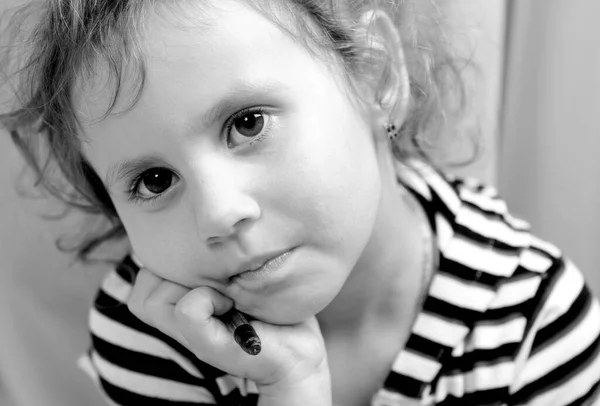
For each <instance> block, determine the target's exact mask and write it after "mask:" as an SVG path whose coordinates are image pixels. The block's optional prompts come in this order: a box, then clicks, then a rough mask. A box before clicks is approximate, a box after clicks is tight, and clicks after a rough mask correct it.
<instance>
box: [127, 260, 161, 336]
mask: <svg viewBox="0 0 600 406" xmlns="http://www.w3.org/2000/svg"><path fill="white" fill-rule="evenodd" d="M163 280H164V279H162V278H160V277H158V276H157V275H155V274H153V273H152V272H150V271H149V270H147V269H146V268H141V269H140V270H139V271H138V274H137V276H136V278H135V281H134V283H133V287H132V289H131V292H130V293H129V297H128V298H127V307H128V308H129V311H130V312H131V313H132V314H133V315H134V316H136V317H137V318H139V319H140V320H142V321H144V322H145V323H147V324H150V325H152V323H151V319H150V318H149V317H148V316H149V315H148V314H146V310H145V303H146V299H147V298H148V297H149V296H150V295H151V294H152V292H154V290H155V289H156V288H157V287H158V286H159V285H160V284H161V282H162V281H163Z"/></svg>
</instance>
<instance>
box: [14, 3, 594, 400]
mask: <svg viewBox="0 0 600 406" xmlns="http://www.w3.org/2000/svg"><path fill="white" fill-rule="evenodd" d="M35 7H38V6H37V5H36V6H35ZM42 7H43V10H42V13H41V15H42V18H40V19H39V21H38V22H37V27H36V30H35V32H34V34H33V35H32V37H31V39H32V42H31V44H32V45H33V47H32V48H31V49H30V50H29V51H28V52H27V54H28V59H27V60H28V64H27V65H26V67H25V68H24V70H23V72H24V73H25V78H26V80H25V81H24V82H23V83H24V85H25V86H24V88H23V92H22V93H21V98H20V100H21V102H22V106H21V107H20V108H19V109H16V110H15V111H14V112H13V113H11V114H8V115H5V116H3V122H4V123H5V125H6V127H7V128H8V129H9V130H10V131H11V132H12V135H13V138H14V140H15V142H17V144H18V145H19V146H21V148H22V149H23V151H24V152H25V153H26V156H28V157H29V159H30V163H31V164H32V165H34V167H35V168H37V169H38V170H39V171H40V173H43V174H44V175H45V176H44V182H45V185H46V186H47V187H48V188H50V190H51V191H53V192H54V193H55V194H57V195H59V196H61V197H62V198H63V199H65V200H68V201H69V202H71V203H72V204H76V205H77V207H80V208H82V209H84V210H88V211H93V212H96V213H101V214H102V215H104V216H106V217H107V218H108V219H109V220H110V221H111V224H112V226H113V227H112V228H111V229H109V230H108V231H106V232H105V233H104V234H103V235H101V236H99V237H97V238H95V239H93V240H91V241H86V244H85V246H84V247H82V250H81V255H82V256H85V255H87V253H88V252H89V251H90V250H92V249H93V248H94V247H95V246H97V245H99V244H100V243H102V242H103V241H106V240H111V239H122V238H123V237H124V236H125V235H126V237H127V241H128V242H129V243H130V244H131V254H130V255H127V256H126V257H125V258H123V259H122V260H121V261H120V262H119V263H118V265H117V266H116V267H115V270H114V272H111V273H110V274H109V275H108V276H107V277H106V279H105V282H104V284H103V286H102V289H101V290H100V292H99V294H98V296H97V298H96V301H95V306H94V308H93V309H92V311H91V313H90V328H91V337H92V343H91V348H90V350H89V353H88V354H87V356H85V357H84V358H83V361H82V363H81V365H82V367H83V368H84V369H85V370H86V372H87V373H89V374H90V376H91V377H92V378H93V379H94V380H95V381H96V382H97V384H98V387H99V388H100V389H101V390H102V392H103V393H104V394H105V396H106V399H107V401H108V402H109V403H110V404H117V405H198V404H218V405H251V404H259V405H264V406H266V405H278V406H280V405H287V406H291V405H311V406H320V405H368V404H371V405H379V406H383V405H387V406H392V405H417V404H418V405H431V404H440V405H450V404H461V405H488V404H497V405H501V404H502V405H521V404H527V405H545V406H547V405H557V406H558V405H561V406H562V405H583V404H584V405H590V404H592V403H593V402H594V399H596V392H597V387H598V382H599V381H600V357H599V356H598V346H599V338H598V337H599V335H600V307H599V305H598V301H597V300H596V299H595V298H593V297H592V296H591V294H590V292H589V290H588V289H587V287H586V286H585V283H584V281H583V279H582V276H581V274H580V273H579V271H578V270H577V269H576V268H575V266H574V265H573V264H572V263H571V262H570V261H569V260H567V259H565V258H564V257H563V256H562V255H561V253H560V251H559V250H558V249H557V248H555V247H554V246H552V245H551V244H549V243H546V242H543V241H541V240H540V239H538V238H536V237H535V236H534V235H532V234H530V232H529V227H528V225H527V224H526V223H525V222H523V221H520V220H517V219H515V218H514V217H512V216H511V215H510V214H509V213H508V212H507V209H506V206H505V204H504V202H503V201H502V200H501V199H500V198H499V197H498V196H497V193H496V191H495V190H494V189H493V188H492V187H487V186H484V185H481V184H479V183H477V182H475V181H473V180H464V179H460V178H454V177H452V176H450V175H445V174H443V173H442V172H441V171H439V170H438V169H436V166H434V164H433V162H432V161H433V160H432V159H430V158H429V156H430V155H429V154H428V150H427V149H426V148H424V145H427V140H431V139H433V138H437V137H438V135H439V136H440V137H443V135H444V134H447V133H448V132H449V131H450V128H448V127H446V125H448V126H449V125H450V123H451V120H450V118H451V113H452V112H455V111H456V109H455V108H454V107H455V104H456V103H457V100H458V103H459V104H460V102H461V100H460V95H461V86H460V82H457V80H458V77H457V75H456V72H457V71H458V70H457V68H456V67H454V65H453V63H452V60H451V59H449V56H448V54H447V53H446V52H445V51H444V47H443V43H442V42H441V36H435V35H434V34H435V33H436V26H435V25H434V24H432V25H430V26H429V25H427V24H417V22H418V21H421V20H423V19H426V17H427V16H428V15H429V14H428V13H432V12H433V10H434V7H432V8H431V9H430V10H428V9H424V7H423V5H422V4H421V5H419V6H418V7H417V6H415V5H414V4H411V3H409V2H405V1H402V2H398V3H395V2H392V1H389V0H386V1H358V0H357V1H331V2H330V1H320V0H312V1H311V0H293V1H292V0H285V1H283V0H277V1H274V0H273V1H268V0H262V1H251V0H248V1H234V0H219V1H216V0H206V1H178V2H175V1H165V0H163V1H159V0H155V1H148V0H143V1H142V0H137V1H135V0H122V1H118V2H115V1H106V0H95V1H75V0H60V1H59V0H45V1H43V4H42ZM429 16H430V17H431V15H429ZM432 19H433V17H432ZM20 21H21V20H20ZM22 21H24V20H22ZM15 26H17V24H15ZM38 141H39V143H38ZM40 145H41V146H42V147H46V148H48V149H49V152H50V157H51V158H52V160H51V162H54V163H55V164H57V165H58V166H59V169H60V170H61V171H62V174H63V175H64V176H65V178H66V180H67V181H69V183H70V184H71V186H72V188H71V189H67V190H66V191H64V192H63V190H64V189H60V188H59V187H56V185H55V186H52V185H53V183H51V182H50V180H49V179H50V178H49V176H48V175H47V173H48V172H47V171H44V168H43V167H42V166H43V163H44V161H43V156H40V155H39V154H38V152H39V149H38V148H39V147H40ZM232 309H235V310H236V311H239V312H241V313H243V314H245V315H247V316H248V318H249V319H250V320H251V321H250V323H251V325H252V326H253V327H254V329H255V330H256V333H257V334H258V336H259V337H260V339H261V341H262V351H261V352H260V353H259V354H258V355H249V354H247V353H245V352H244V351H242V349H241V348H240V347H239V346H238V345H237V344H236V342H235V340H234V339H233V336H232V334H231V333H230V331H229V330H228V328H227V325H226V324H225V323H224V320H223V317H222V316H223V315H224V314H226V313H228V312H229V311H230V310H232Z"/></svg>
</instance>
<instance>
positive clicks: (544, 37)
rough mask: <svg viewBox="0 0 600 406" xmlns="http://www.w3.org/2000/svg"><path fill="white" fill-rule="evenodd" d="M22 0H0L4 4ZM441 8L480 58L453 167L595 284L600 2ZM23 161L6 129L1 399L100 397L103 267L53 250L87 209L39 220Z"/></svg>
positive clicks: (57, 405) (459, 39)
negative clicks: (88, 361) (20, 183)
mask: <svg viewBox="0 0 600 406" xmlns="http://www.w3.org/2000/svg"><path fill="white" fill-rule="evenodd" d="M22 1H23V0H0V13H1V12H2V11H3V10H5V9H7V8H9V7H11V6H14V5H17V4H20V3H22ZM438 4H439V7H441V8H443V9H444V12H445V13H446V14H447V15H448V27H449V28H448V36H449V38H450V40H451V42H452V43H453V44H455V47H456V49H457V50H458V51H459V52H460V53H462V54H463V55H469V57H470V58H472V60H473V62H474V64H475V65H476V66H478V67H479V74H478V75H477V78H475V79H474V80H475V82H474V88H475V89H476V93H475V95H474V97H475V102H474V103H472V105H473V109H472V111H471V113H470V116H469V120H472V123H473V124H474V125H478V126H479V127H480V128H481V134H482V137H483V138H482V146H483V150H482V152H481V155H480V158H479V159H478V160H477V161H476V162H474V163H473V164H471V165H469V166H468V167H465V168H460V169H459V170H457V172H460V173H464V174H469V175H473V176H476V177H479V178H482V179H483V180H485V181H487V182H490V183H492V184H494V185H496V186H497V187H498V189H499V191H500V194H501V196H502V197H503V198H504V199H505V200H507V202H508V204H509V208H511V210H512V211H513V213H514V214H515V215H517V216H519V217H522V218H525V219H527V220H528V221H529V222H530V223H531V224H532V225H533V228H534V231H535V232H536V233H537V234H538V235H539V236H541V237H542V238H544V239H547V240H549V241H552V242H554V243H555V244H556V245H558V246H559V247H560V248H561V249H562V250H563V252H564V253H565V254H566V255H568V256H569V257H571V258H572V259H573V260H574V261H575V262H576V264H577V265H578V266H579V267H580V268H581V269H582V270H583V272H584V273H585V274H586V276H587V278H588V280H589V281H590V285H591V287H592V289H593V290H595V292H596V293H600V271H599V270H598V269H597V268H596V264H597V263H598V262H599V260H600V258H599V256H600V250H599V249H598V248H597V247H596V246H595V245H596V242H597V241H598V240H599V237H600V235H599V234H600V212H598V210H596V207H598V205H599V203H600V182H598V181H597V177H598V176H600V160H599V159H597V155H598V153H599V152H600V137H598V134H599V133H600V131H599V130H600V114H599V113H597V112H596V111H595V109H596V108H598V106H600V103H599V102H600V100H599V99H600V26H599V25H598V24H597V16H598V15H600V2H598V1H597V0H520V1H514V0H512V1H511V0H486V1H481V0H442V1H439V2H438ZM1 38H2V36H1V34H0V41H1ZM6 96H7V95H6V94H2V93H0V101H2V100H3V101H6ZM22 165H23V163H22V160H21V157H20V156H19V154H18V153H17V152H16V150H15V149H14V147H13V146H12V144H11V142H10V140H9V137H8V134H5V133H0V187H1V189H0V190H2V193H1V194H0V323H2V327H0V360H2V362H0V394H1V395H0V406H38V405H46V406H70V405H73V406H80V405H86V406H94V405H102V404H104V403H103V401H102V399H101V398H100V396H99V395H98V393H97V392H96V390H95V388H93V385H92V384H91V383H90V382H89V381H88V379H87V378H86V377H83V376H82V374H81V373H80V372H79V370H78V369H77V368H76V365H75V360H76V358H77V356H78V355H79V354H81V353H82V352H83V351H85V349H86V347H87V345H88V336H87V331H86V323H87V309H88V307H89V305H90V302H91V301H92V299H93V295H94V292H95V289H96V286H97V284H98V283H99V280H100V278H101V277H102V275H103V273H104V272H105V271H106V269H105V268H104V267H102V266H97V267H94V266H92V267H86V268H85V269H84V268H83V267H82V266H81V265H72V263H71V260H70V259H69V258H68V257H67V256H66V255H64V254H60V253H58V252H56V250H55V249H54V240H55V239H56V238H57V237H59V236H60V235H61V234H62V233H63V232H64V230H66V229H71V230H72V229H76V228H78V227H81V224H82V222H83V221H84V220H85V218H83V217H82V216H81V215H71V216H69V217H67V218H66V219H65V220H64V221H62V222H61V223H56V222H49V223H48V222H43V221H42V220H41V219H40V218H39V215H40V214H41V213H43V212H47V210H48V207H49V205H52V204H54V203H52V202H47V201H43V200H26V201H23V200H20V199H19V198H18V197H17V195H16V191H15V190H14V181H15V179H17V178H18V177H20V176H22V175H23V173H22ZM31 182H33V179H31ZM2 385H4V388H3V389H2V387H1V386H2ZM2 396H3V397H2Z"/></svg>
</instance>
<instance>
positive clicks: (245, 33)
mask: <svg viewBox="0 0 600 406" xmlns="http://www.w3.org/2000/svg"><path fill="white" fill-rule="evenodd" d="M189 13H190V14H189V16H188V18H190V19H195V20H197V21H198V25H197V27H198V28H194V29H187V30H182V29H179V28H176V27H175V24H173V25H171V23H169V22H167V21H166V20H165V19H164V18H162V19H161V18H158V17H156V16H154V17H152V16H151V17H149V21H148V25H147V29H148V30H147V33H146V34H145V36H144V57H145V59H146V61H147V82H146V84H145V88H144V92H143V94H142V97H141V99H140V100H139V101H138V103H137V104H136V105H135V107H134V108H133V109H132V110H130V111H128V112H126V113H124V114H120V115H112V116H110V117H108V118H107V119H105V120H103V121H101V122H99V123H93V122H92V120H93V119H95V118H98V117H100V115H101V114H102V113H103V112H104V111H105V108H106V107H107V104H108V102H109V97H110V87H109V86H103V84H105V83H106V82H105V81H106V77H107V73H106V72H104V73H102V69H103V68H102V67H101V66H99V69H98V75H97V76H96V78H95V79H94V80H93V81H92V82H86V83H83V85H82V86H80V88H79V89H80V90H81V91H79V92H78V94H75V97H74V102H75V107H76V108H77V109H78V111H79V112H80V119H81V121H82V124H83V134H84V138H85V139H84V146H83V148H84V154H85V155H86V157H87V158H88V159H89V161H90V162H91V164H92V165H93V167H94V168H95V170H96V171H97V172H98V174H99V176H100V177H101V178H103V179H104V181H105V185H106V187H107V190H108V191H109V193H110V195H111V197H112V200H113V202H114V204H115V207H116V209H117V211H118V214H119V216H120V218H121V220H122V221H123V224H124V226H125V228H126V230H127V234H128V236H129V239H130V241H131V244H132V247H133V250H134V252H135V253H136V255H137V257H138V258H139V259H140V260H141V261H142V262H143V263H144V265H145V266H146V267H147V268H148V269H149V270H151V271H153V272H154V273H156V274H157V275H159V276H161V277H162V278H164V279H167V280H170V281H173V282H176V283H179V284H181V285H184V286H187V287H190V288H193V287H196V286H200V285H207V286H211V287H213V288H215V289H217V290H218V291H220V292H222V293H223V294H225V295H227V296H229V297H231V298H232V299H233V300H234V301H235V303H236V307H237V308H238V309H239V310H241V311H243V312H246V313H248V314H250V315H252V316H254V317H257V318H260V319H262V320H264V321H268V322H272V323H295V322H298V321H301V320H304V319H306V318H308V317H310V316H312V315H315V314H316V313H318V312H319V311H321V310H322V309H323V308H324V307H325V306H327V304H328V303H330V302H331V301H332V300H333V298H334V297H335V296H336V295H337V294H338V292H339V291H340V289H341V288H342V286H343V285H344V283H345V281H346V279H347V278H348V276H349V274H350V272H351V271H352V269H353V267H354V265H355V264H356V262H357V261H358V260H359V258H360V257H361V255H362V254H363V251H364V249H365V246H366V245H367V244H368V242H369V239H370V238H371V235H372V232H373V228H374V223H375V219H376V217H377V214H378V210H379V203H380V195H381V183H382V182H381V179H380V168H379V166H378V159H377V151H376V142H375V141H374V135H373V123H372V122H371V119H368V118H367V117H368V115H367V114H366V113H365V112H366V111H367V110H368V109H366V108H362V107H359V105H358V103H356V102H354V101H352V98H351V97H350V96H349V93H348V92H347V91H346V90H345V88H344V85H343V84H342V81H341V79H340V75H339V74H337V73H334V69H332V68H331V66H329V67H328V66H327V65H326V64H325V63H324V62H323V61H322V60H317V59H315V58H314V57H313V56H311V54H310V53H308V52H307V51H306V49H305V48H304V47H303V46H302V45H300V44H298V43H297V42H295V41H294V40H293V39H291V38H290V37H289V36H288V35H287V34H286V33H284V32H283V31H282V30H281V29H280V28H278V27H277V26H276V25H274V24H273V23H272V22H270V21H269V20H268V19H267V18H265V17H263V16H262V15H261V14H259V13H258V12H256V11H254V10H252V9H250V8H248V7H247V6H244V5H243V4H241V2H235V1H221V0H219V4H218V7H215V8H214V9H212V8H211V13H212V15H211V17H214V18H211V19H210V21H208V20H207V19H206V15H205V13H201V12H199V11H197V10H194V9H192V8H191V7H190V11H189ZM133 84H134V82H133V81H132V80H130V79H128V78H125V81H124V83H123V85H124V86H123V89H124V90H123V93H122V94H128V93H127V92H128V90H127V89H132V88H133ZM129 94H131V93H129ZM128 101H129V100H127V98H125V100H123V101H122V102H121V101H119V103H118V104H117V109H118V110H120V109H119V107H123V106H126V105H127V102H128ZM285 252H290V253H289V254H287V255H284V256H283V258H284V259H285V260H284V261H283V263H281V261H279V262H280V263H279V266H275V267H268V268H269V269H267V270H266V271H262V272H261V271H259V272H251V273H245V274H244V273H243V272H244V271H246V270H249V269H255V268H258V267H260V266H261V265H262V264H263V263H264V262H265V261H266V260H269V259H272V258H274V257H277V256H278V255H280V254H282V253H285ZM275 262H278V261H275ZM276 265H277V264H276ZM273 268H274V269H273Z"/></svg>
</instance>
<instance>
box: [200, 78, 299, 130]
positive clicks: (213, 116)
mask: <svg viewBox="0 0 600 406" xmlns="http://www.w3.org/2000/svg"><path fill="white" fill-rule="evenodd" d="M232 89H233V90H231V91H230V92H229V93H227V94H225V95H224V96H223V97H222V98H221V99H220V100H219V101H218V102H217V103H215V104H214V105H213V106H212V107H211V108H209V109H208V110H207V111H206V113H204V116H203V117H202V119H201V121H200V122H201V123H202V125H203V126H204V128H210V127H212V126H213V125H214V124H215V123H216V122H219V121H222V120H223V119H224V118H225V116H226V115H229V114H230V112H232V111H233V110H237V109H239V108H240V105H243V104H248V103H251V102H253V101H254V100H255V99H256V97H257V96H258V97H269V96H271V97H274V95H276V94H278V93H279V94H280V93H281V92H283V91H287V90H288V87H287V86H285V85H284V84H283V83H280V82H269V83H259V84H256V83H252V82H248V81H245V80H244V81H242V80H240V81H238V82H236V83H235V84H234V86H232Z"/></svg>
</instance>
